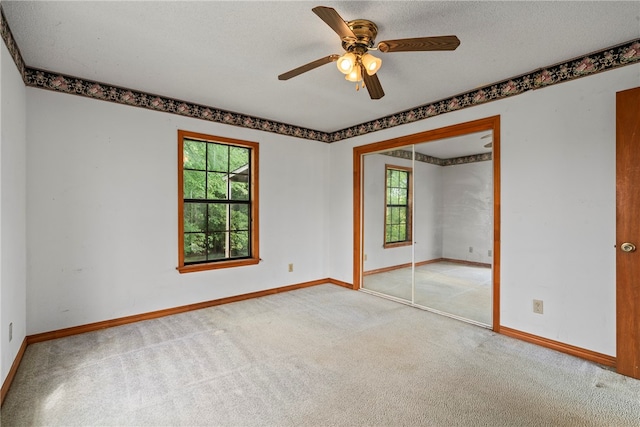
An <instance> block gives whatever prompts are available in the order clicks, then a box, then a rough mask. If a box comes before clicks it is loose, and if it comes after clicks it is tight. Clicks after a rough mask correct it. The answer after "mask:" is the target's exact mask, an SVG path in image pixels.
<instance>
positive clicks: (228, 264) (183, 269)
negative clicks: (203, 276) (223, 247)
mask: <svg viewBox="0 0 640 427" xmlns="http://www.w3.org/2000/svg"><path fill="white" fill-rule="evenodd" d="M259 262H260V259H259V258H249V259H238V260H229V261H218V262H209V263H203V264H189V265H182V266H179V267H176V270H178V272H179V273H180V274H184V273H195V272H196V271H207V270H218V269H221V268H233V267H242V266H245V265H255V264H258V263H259Z"/></svg>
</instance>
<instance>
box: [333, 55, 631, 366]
mask: <svg viewBox="0 0 640 427" xmlns="http://www.w3.org/2000/svg"><path fill="white" fill-rule="evenodd" d="M639 84H640V64H635V65H629V66H626V67H622V68H618V69H615V70H612V71H608V72H605V73H600V74H597V75H593V76H589V77H585V78H582V79H578V80H574V81H570V82H566V83H562V84H559V85H555V86H550V87H547V88H543V89H539V90H536V91H534V92H529V93H525V94H522V95H518V96H514V97H512V98H507V99H504V100H500V101H495V102H491V103H488V104H485V105H480V106H477V107H472V108H467V109H464V110H460V111H456V112H452V113H448V114H443V115H441V116H436V117H433V118H431V119H428V120H423V121H420V122H416V123H412V124H409V125H404V126H399V127H395V128H392V129H388V130H384V131H380V132H376V133H373V134H368V135H364V136H361V137H356V138H352V139H350V140H345V141H341V142H338V143H334V144H331V146H330V151H331V154H330V164H331V174H330V179H331V190H330V191H331V194H332V198H331V203H332V206H331V207H330V225H331V228H330V239H331V250H330V260H329V264H330V275H331V277H333V278H336V279H338V280H343V281H347V282H352V281H353V270H352V268H353V265H352V259H353V258H352V251H353V238H352V236H353V218H352V215H353V210H352V209H351V207H352V206H353V204H352V187H351V185H345V183H350V182H352V174H353V167H352V162H353V151H352V148H353V147H354V146H359V145H363V144H369V143H373V142H377V141H382V140H387V139H391V138H394V137H398V136H402V135H408V134H414V133H418V132H421V131H425V130H429V129H437V128H441V127H445V126H450V125H454V124H457V123H462V122H467V121H470V120H475V119H479V118H483V117H488V116H493V115H500V116H501V203H502V206H501V215H502V218H501V233H502V238H501V249H502V258H501V277H500V283H501V306H500V307H501V324H502V325H503V326H506V327H510V328H514V329H518V330H521V331H524V332H529V333H532V334H535V335H539V336H542V337H546V338H549V339H553V340H556V341H560V342H564V343H567V344H571V345H575V346H578V347H582V348H586V349H589V350H592V351H596V352H600V353H604V354H608V355H615V249H614V244H615V94H616V91H620V90H625V89H629V88H631V87H635V86H638V85H639ZM534 298H535V299H542V300H543V301H544V308H545V313H544V315H539V314H534V313H533V312H532V300H533V299H534Z"/></svg>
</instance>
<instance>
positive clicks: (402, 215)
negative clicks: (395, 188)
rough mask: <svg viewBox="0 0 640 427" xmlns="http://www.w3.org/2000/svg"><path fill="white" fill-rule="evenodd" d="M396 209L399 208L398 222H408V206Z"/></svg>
mask: <svg viewBox="0 0 640 427" xmlns="http://www.w3.org/2000/svg"><path fill="white" fill-rule="evenodd" d="M396 209H398V217H397V218H396V221H397V224H406V223H407V209H406V208H396Z"/></svg>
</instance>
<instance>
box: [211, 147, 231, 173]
mask: <svg viewBox="0 0 640 427" xmlns="http://www.w3.org/2000/svg"><path fill="white" fill-rule="evenodd" d="M207 170H210V171H216V172H228V171H229V147H228V146H226V145H221V144H209V152H208V153H207Z"/></svg>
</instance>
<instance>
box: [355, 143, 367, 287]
mask: <svg viewBox="0 0 640 427" xmlns="http://www.w3.org/2000/svg"><path fill="white" fill-rule="evenodd" d="M365 147H366V146H365ZM362 148H363V147H354V148H353V289H354V290H358V289H360V286H361V285H362V283H361V282H362V280H361V269H362V225H363V224H364V218H363V217H362V205H363V204H364V201H363V200H362V170H361V165H362V154H364V153H363V151H362Z"/></svg>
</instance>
